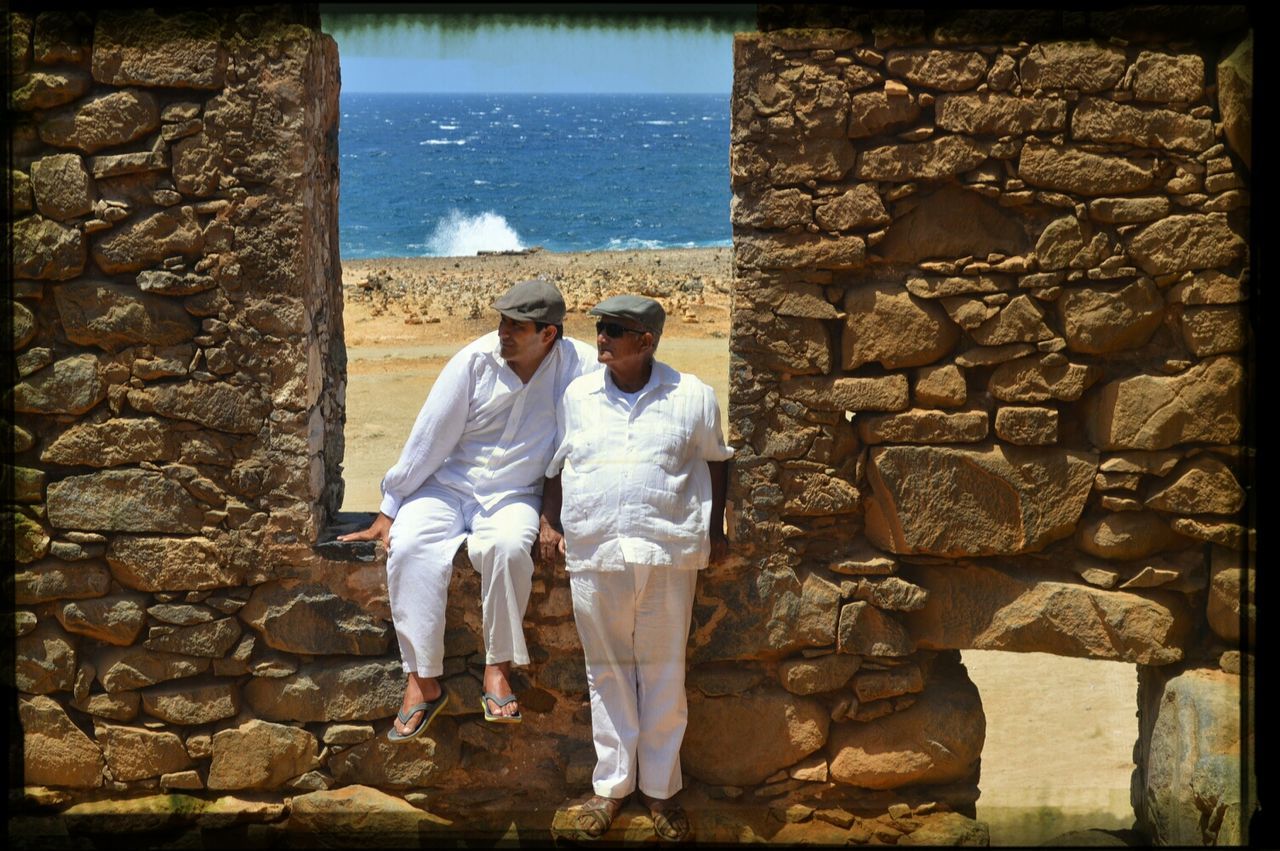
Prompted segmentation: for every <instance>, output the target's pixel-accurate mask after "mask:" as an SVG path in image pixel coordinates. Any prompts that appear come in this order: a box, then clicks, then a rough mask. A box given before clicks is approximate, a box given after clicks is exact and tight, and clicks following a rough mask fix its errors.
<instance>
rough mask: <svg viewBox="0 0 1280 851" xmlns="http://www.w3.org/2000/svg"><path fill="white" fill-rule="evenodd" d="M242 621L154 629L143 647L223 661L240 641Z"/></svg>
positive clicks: (225, 620)
mask: <svg viewBox="0 0 1280 851" xmlns="http://www.w3.org/2000/svg"><path fill="white" fill-rule="evenodd" d="M240 632H241V629H240V621H239V620H237V619H236V618H222V619H221V620H216V621H211V622H209V623H202V624H196V625H194V626H187V627H168V626H163V627H155V626H153V627H151V630H150V633H149V636H148V638H147V640H146V641H144V642H143V645H144V646H145V647H146V648H147V649H148V650H158V651H163V652H167V653H181V654H183V655H186V656H204V657H208V658H211V659H221V658H222V657H223V656H225V655H227V652H228V651H230V650H231V648H232V647H234V646H235V644H236V641H237V640H238V639H239V638H240Z"/></svg>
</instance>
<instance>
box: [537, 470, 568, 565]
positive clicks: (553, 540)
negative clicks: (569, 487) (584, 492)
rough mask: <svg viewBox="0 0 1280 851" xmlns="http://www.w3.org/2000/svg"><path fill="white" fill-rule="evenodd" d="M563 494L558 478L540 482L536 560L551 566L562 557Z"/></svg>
mask: <svg viewBox="0 0 1280 851" xmlns="http://www.w3.org/2000/svg"><path fill="white" fill-rule="evenodd" d="M563 496H564V492H563V491H562V490H561V489H560V477H559V476H556V477H555V478H553V479H543V480H542V516H541V517H540V518H539V522H538V560H539V561H542V562H544V563H546V564H551V563H552V562H554V561H555V560H556V556H557V555H564V529H563V527H562V526H561V525H560V505H561V503H562V501H563Z"/></svg>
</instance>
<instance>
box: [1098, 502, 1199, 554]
mask: <svg viewBox="0 0 1280 851" xmlns="http://www.w3.org/2000/svg"><path fill="white" fill-rule="evenodd" d="M1076 543H1077V544H1078V545H1079V547H1080V549H1082V550H1084V551H1085V552H1087V553H1090V554H1092V555H1095V556H1097V557H1098V558H1106V559H1113V560H1120V561H1129V560H1132V559H1139V558H1146V557H1147V556H1150V555H1154V554H1155V553H1158V552H1161V551H1163V550H1171V549H1181V548H1182V547H1185V546H1186V545H1187V544H1188V543H1190V542H1189V541H1188V540H1187V539H1186V538H1184V537H1183V536H1181V535H1179V534H1178V533H1176V532H1174V531H1173V530H1172V529H1170V528H1169V524H1168V523H1166V522H1165V520H1164V519H1163V518H1161V517H1160V515H1158V514H1156V513H1154V512H1151V511H1123V512H1117V513H1114V514H1104V515H1101V516H1098V517H1094V518H1091V519H1088V520H1086V521H1084V522H1083V523H1081V524H1080V528H1079V530H1078V531H1077V534H1076Z"/></svg>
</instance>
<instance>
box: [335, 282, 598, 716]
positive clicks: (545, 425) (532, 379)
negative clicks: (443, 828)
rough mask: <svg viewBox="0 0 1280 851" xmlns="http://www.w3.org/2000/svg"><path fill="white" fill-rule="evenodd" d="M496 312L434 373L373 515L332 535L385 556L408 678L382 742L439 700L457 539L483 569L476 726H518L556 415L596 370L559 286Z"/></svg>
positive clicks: (514, 292) (524, 289)
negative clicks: (569, 391)
mask: <svg viewBox="0 0 1280 851" xmlns="http://www.w3.org/2000/svg"><path fill="white" fill-rule="evenodd" d="M493 306H494V308H495V309H496V310H497V311H498V312H499V313H500V314H501V315H502V319H501V321H500V322H499V324H498V330H497V331H496V332H493V333H491V334H486V335H485V336H483V337H481V338H480V339H478V340H476V341H475V342H473V343H471V344H470V345H468V346H466V347H465V348H464V349H462V351H460V352H458V353H457V354H456V355H454V356H453V358H451V359H450V360H449V362H448V364H446V365H445V367H444V369H443V370H441V372H440V376H439V378H437V379H436V382H435V385H434V386H433V387H432V388H431V392H430V393H429V394H428V396H427V400H426V402H425V403H424V404H423V406H422V410H421V411H420V412H419V414H418V418H417V420H416V421H415V422H414V424H413V431H412V432H411V434H410V435H409V440H408V442H407V443H406V444H405V446H404V449H403V451H402V452H401V454H400V460H399V461H398V462H396V465H395V466H394V467H392V468H391V469H390V470H389V471H388V472H387V474H386V476H385V477H383V480H382V494H383V497H382V505H381V506H380V512H379V514H378V516H377V518H376V519H375V520H374V522H373V524H372V525H371V526H370V527H369V528H368V529H365V530H363V531H361V532H353V533H351V534H348V535H343V536H341V537H340V538H339V540H341V541H370V540H380V541H382V543H383V545H384V546H385V547H386V548H387V591H388V595H389V597H390V602H391V614H392V618H393V621H394V623H395V629H396V637H397V639H398V640H399V643H400V656H401V659H402V660H403V663H404V670H405V672H406V673H407V674H408V675H409V680H408V684H407V686H406V688H405V693H404V700H403V701H402V704H401V708H400V713H399V714H398V716H397V718H396V721H395V724H394V726H393V729H391V730H389V731H388V732H387V738H388V739H390V740H391V741H403V740H405V739H410V738H413V737H414V736H417V735H418V734H419V733H421V732H422V731H423V730H424V729H426V727H427V725H428V724H430V723H431V720H432V719H433V718H434V717H435V716H436V715H437V714H438V713H439V712H440V710H441V709H442V708H443V707H444V705H445V703H446V702H447V700H448V695H446V694H444V693H443V691H442V689H441V686H440V683H439V681H438V679H437V678H438V677H439V676H440V675H441V674H442V673H443V672H444V629H445V603H446V597H447V595H448V591H449V577H450V575H451V574H452V572H453V558H454V556H455V555H456V554H457V552H458V548H459V546H460V545H461V544H462V542H463V541H464V540H465V541H466V543H467V554H468V556H469V557H470V559H471V564H472V565H473V566H474V567H475V569H476V570H478V571H479V572H480V591H481V612H482V619H483V622H484V643H485V663H486V664H485V669H484V687H483V691H484V697H483V699H482V702H483V706H484V717H485V720H487V721H493V722H500V723H515V722H518V721H519V720H520V710H519V706H518V705H517V704H516V699H515V695H514V694H512V691H511V683H510V681H509V679H508V677H509V675H510V669H511V663H512V662H514V663H516V664H517V665H527V664H528V663H529V652H528V649H527V648H526V646H525V641H524V630H523V626H522V621H523V619H524V613H525V609H526V608H527V606H528V603H529V591H530V586H531V583H532V576H533V558H532V549H533V546H534V541H535V540H536V538H537V537H538V508H539V504H540V501H541V496H540V493H541V490H542V474H543V471H544V470H545V469H546V466H547V462H548V461H549V460H550V458H551V454H552V451H553V450H554V448H555V447H554V443H553V441H554V438H555V432H556V421H555V406H556V403H557V402H558V400H559V399H560V396H561V395H562V394H563V393H564V390H565V388H566V387H567V386H568V385H569V383H570V382H571V381H573V380H574V379H575V378H577V377H578V376H579V375H581V374H583V373H584V372H586V371H592V370H598V369H599V367H598V366H597V365H596V364H595V363H594V358H593V357H592V354H593V353H592V351H591V349H590V347H588V346H587V345H586V344H585V343H582V342H579V341H577V340H569V339H565V338H564V336H563V333H564V328H563V325H562V323H563V322H564V314H565V305H564V298H563V297H562V296H561V295H560V291H559V290H557V289H556V288H555V286H554V285H552V284H550V283H547V282H546V281H541V280H532V281H522V282H521V283H518V284H516V285H515V286H513V287H512V288H511V289H510V290H508V291H507V292H506V293H505V294H503V295H502V296H501V297H500V298H499V299H498V300H497V301H495V302H494V303H493Z"/></svg>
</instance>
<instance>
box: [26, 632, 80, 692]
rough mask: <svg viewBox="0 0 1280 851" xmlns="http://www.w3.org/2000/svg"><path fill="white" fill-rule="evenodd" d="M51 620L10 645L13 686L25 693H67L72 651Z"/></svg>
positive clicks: (72, 679)
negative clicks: (12, 657)
mask: <svg viewBox="0 0 1280 851" xmlns="http://www.w3.org/2000/svg"><path fill="white" fill-rule="evenodd" d="M72 640H73V639H70V637H69V636H68V635H67V634H66V633H65V632H63V631H62V630H61V629H59V628H58V624H57V623H56V622H55V621H53V620H42V621H40V622H39V623H37V624H36V627H35V629H33V630H32V631H31V632H28V633H27V634H26V635H23V636H21V637H19V638H18V639H17V641H15V642H14V644H13V654H14V662H13V666H14V667H13V668H12V669H11V670H12V671H13V684H14V685H15V686H16V687H17V689H18V691H20V692H23V693H25V694H49V693H51V692H58V691H71V688H72V685H73V684H74V682H75V678H76V648H75V646H74V645H73V644H72Z"/></svg>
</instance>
